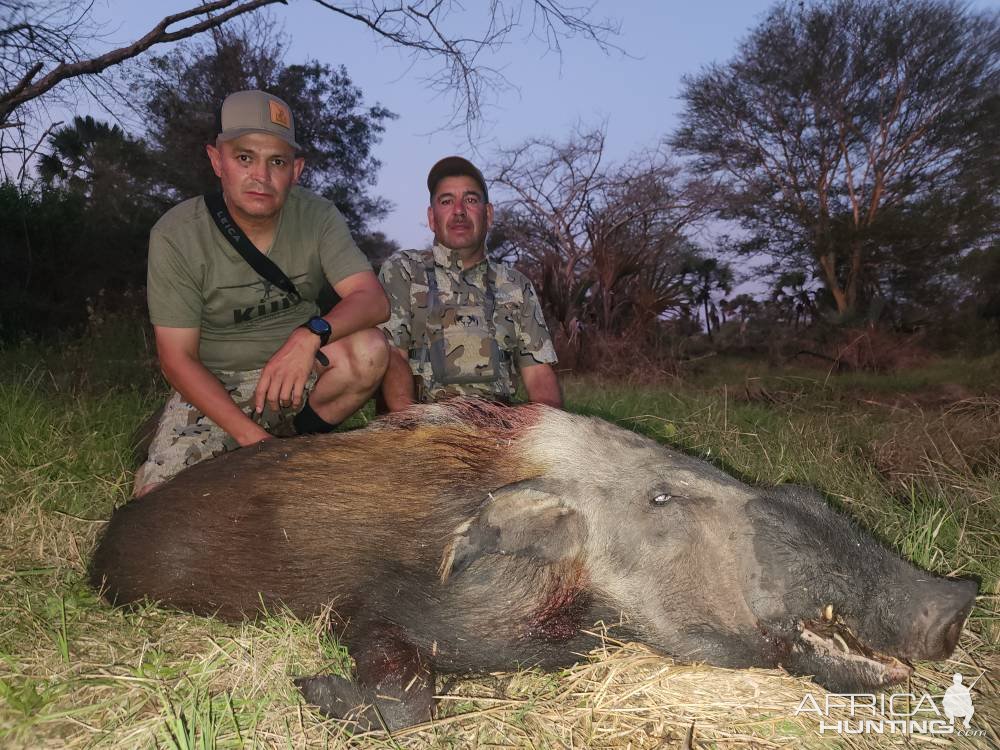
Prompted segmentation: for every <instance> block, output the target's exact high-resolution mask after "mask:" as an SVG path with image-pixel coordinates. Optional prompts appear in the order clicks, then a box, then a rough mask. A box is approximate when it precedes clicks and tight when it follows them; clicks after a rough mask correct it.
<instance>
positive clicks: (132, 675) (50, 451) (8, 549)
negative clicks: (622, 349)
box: [0, 321, 1000, 750]
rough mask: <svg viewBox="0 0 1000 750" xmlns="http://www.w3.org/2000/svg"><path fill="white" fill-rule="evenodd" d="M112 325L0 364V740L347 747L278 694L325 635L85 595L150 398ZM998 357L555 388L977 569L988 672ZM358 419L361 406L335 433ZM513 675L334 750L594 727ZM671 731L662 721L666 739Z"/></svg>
mask: <svg viewBox="0 0 1000 750" xmlns="http://www.w3.org/2000/svg"><path fill="white" fill-rule="evenodd" d="M119 323H120V325H118V326H117V328H116V327H115V326H111V327H110V328H109V329H108V330H106V331H104V332H102V333H99V334H98V335H94V336H90V337H87V338H84V339H78V340H76V341H73V342H68V343H66V344H65V345H41V344H31V343H28V344H24V345H20V346H17V347H9V348H7V349H4V350H2V351H0V597H2V605H0V746H3V747H114V748H126V747H128V748H131V747H163V748H177V749H178V750H181V749H183V750H188V749H193V748H199V749H203V748H217V747H218V748H228V747H244V746H253V747H305V746H310V747H345V746H348V744H349V740H348V738H347V735H345V734H344V732H343V730H342V729H341V728H340V727H339V726H337V725H336V724H334V723H331V722H321V721H319V720H318V719H317V717H315V715H313V714H311V713H309V712H308V711H305V710H304V709H303V708H302V706H301V704H300V702H299V699H298V696H297V693H296V692H295V689H294V687H293V686H292V684H291V680H290V677H291V676H294V675H301V674H314V673H317V672H321V671H326V672H330V671H334V672H341V673H343V672H345V671H346V670H347V669H348V668H349V657H348V656H347V654H346V653H345V652H344V651H343V649H341V648H340V647H339V646H337V644H336V643H334V642H333V641H331V640H330V639H328V638H326V637H325V636H324V632H325V628H324V623H323V622H321V621H319V620H316V621H312V622H300V621H298V620H295V619H293V618H290V617H286V616H284V615H283V614H282V613H280V612H278V613H273V614H272V615H271V616H269V617H268V618H265V619H264V620H262V621H260V622H256V623H248V624H245V625H243V626H240V627H232V626H228V625H225V624H222V623H219V622H216V621H213V620H209V619H204V618H198V617H193V616H188V615H181V614H176V613H172V612H166V611H162V610H158V609H156V608H154V607H146V608H139V609H136V610H131V611H118V610H111V609H109V608H108V607H106V605H104V604H103V603H102V602H101V601H100V600H99V599H98V598H97V596H96V595H95V593H94V592H93V591H91V589H90V588H89V586H88V585H87V583H86V565H87V560H88V558H89V555H90V552H91V550H92V548H93V544H94V542H95V539H96V536H97V534H98V532H99V530H100V528H101V526H102V523H103V521H105V520H106V519H107V518H108V516H109V515H110V514H111V512H112V510H113V508H114V507H116V506H117V505H120V504H121V503H123V502H125V501H126V500H127V498H128V496H129V494H130V491H131V484H130V483H131V471H132V465H131V456H130V452H131V448H130V445H129V440H130V437H131V433H132V431H133V429H134V428H135V426H136V425H138V424H139V423H140V422H141V421H142V419H143V418H144V417H145V416H146V415H147V414H148V413H149V412H151V411H152V410H153V409H154V408H155V407H156V406H158V405H159V403H160V401H161V400H162V399H163V397H164V395H165V393H166V389H165V387H164V385H163V383H162V381H161V380H160V378H159V376H158V374H157V373H156V371H155V368H154V367H153V366H152V362H153V359H152V354H151V352H150V350H149V346H148V340H147V339H145V338H144V337H143V336H142V335H141V332H140V333H137V332H136V331H134V330H133V328H136V330H139V329H138V328H137V327H133V326H130V325H129V324H128V322H127V321H125V322H119ZM998 365H1000V358H998V357H992V358H987V359H983V360H977V361H959V360H949V361H940V362H935V363H931V364H929V365H928V366H927V367H926V368H923V369H921V370H919V371H913V372H909V373H905V374H900V375H894V376H879V377H875V376H869V375H850V376H845V375H829V374H828V373H826V372H824V371H822V370H817V371H809V370H804V369H803V370H796V371H787V370H786V371H775V370H772V369H770V368H768V367H766V366H764V365H761V364H758V363H747V362H744V361H738V360H727V359H724V358H713V359H710V360H705V361H704V362H703V363H700V364H699V365H698V368H697V371H694V370H689V371H688V372H687V373H686V374H685V376H684V379H683V380H671V381H668V382H664V383H662V384H654V385H650V384H646V385H641V386H639V385H630V384H627V383H626V384H622V383H607V382H595V381H592V380H588V379H576V380H570V381H568V382H567V383H566V394H567V404H568V407H569V408H570V409H571V410H573V411H577V412H582V413H588V414H594V415H597V416H600V417H603V418H605V419H609V420H611V421H615V422H618V423H620V424H622V425H624V426H627V427H629V428H630V429H634V430H637V431H639V432H642V433H644V434H647V435H649V436H651V437H653V438H655V439H657V440H660V441H662V442H664V443H666V444H669V445H672V446H675V447H677V448H679V449H681V450H684V451H687V452H689V453H692V454H694V455H698V456H700V457H703V458H705V459H707V460H709V461H711V462H713V463H715V464H717V465H718V466H720V467H722V468H724V469H726V470H727V471H730V472H732V473H734V474H736V475H738V476H740V477H741V478H743V479H745V480H747V481H750V482H754V483H759V484H773V483H779V482H797V483H802V484H807V485H810V486H813V487H815V488H817V489H818V490H819V491H821V492H822V493H824V494H825V495H826V496H827V497H828V498H829V499H830V500H831V502H833V503H834V504H836V505H838V506H839V507H841V508H843V509H844V510H845V512H847V513H849V514H850V515H852V516H854V517H855V518H857V519H858V520H859V521H860V522H861V523H862V524H863V525H865V526H866V527H868V528H869V529H871V530H872V531H873V533H875V534H876V535H877V536H879V537H880V538H881V539H882V540H883V541H884V542H885V543H887V544H888V545H890V546H891V547H893V548H894V549H896V550H897V551H898V552H899V553H900V554H902V555H903V556H905V557H907V558H908V559H910V560H912V561H914V562H915V563H916V564H918V565H921V566H923V567H925V568H928V569H930V570H933V571H935V572H938V573H941V574H959V575H975V576H978V577H979V578H980V579H981V581H982V584H981V592H982V595H981V596H980V599H979V602H978V605H977V607H976V609H975V611H974V614H973V617H972V619H971V621H970V630H971V635H970V636H968V638H969V639H970V640H969V641H968V649H969V650H970V658H974V659H976V660H978V661H976V662H975V663H977V664H987V665H992V668H994V669H995V668H996V667H997V665H1000V614H998V613H1000V604H998V596H997V594H998V582H1000V534H998V531H997V527H998V525H1000V524H998V522H1000V452H997V451H993V445H994V443H993V442H991V440H995V439H996V438H997V435H1000V432H998V431H997V430H996V429H995V427H996V425H995V423H994V422H995V415H996V414H997V413H998V412H1000V409H998V408H995V407H996V397H997V393H996V390H995V389H996V386H995V385H994V383H995V372H996V369H997V366H998ZM955 386H960V387H961V388H962V389H965V390H966V391H968V392H970V393H971V394H972V395H973V396H976V397H978V398H980V400H981V403H978V404H977V405H974V408H970V409H967V410H966V411H965V412H961V413H959V412H949V411H948V407H947V406H946V405H938V404H936V402H934V403H932V402H933V399H931V400H930V401H929V400H928V398H927V395H928V394H929V393H933V394H937V393H939V392H943V391H947V390H948V389H952V390H954V387H955ZM908 404H909V406H908ZM914 404H915V406H914ZM928 404H931V405H928ZM970 415H971V416H970ZM370 418H371V411H370V407H369V410H368V411H366V412H365V413H364V414H362V415H359V416H358V417H356V418H355V419H354V420H352V422H351V424H350V425H349V426H350V427H354V426H361V425H363V424H364V423H365V422H366V421H368V420H369V419H370ZM991 420H994V421H991ZM945 448H947V450H945ZM991 451H993V452H992V453H991ZM928 455H930V460H928V458H927V456H928ZM991 455H992V456H993V458H992V459H991V458H990V456H991ZM964 642H965V641H963V643H964ZM517 679H518V681H519V682H518V683H517V686H516V687H514V688H510V687H509V686H508V687H507V688H505V692H506V694H507V695H512V694H513V695H515V696H516V697H517V702H516V704H515V705H514V706H513V707H512V708H511V709H510V710H509V711H507V712H506V713H491V712H490V711H492V709H490V706H493V705H494V703H490V702H487V703H485V704H483V703H482V701H483V700H485V699H486V698H488V697H489V695H490V694H491V693H490V690H489V689H484V690H481V691H478V692H477V691H473V692H474V693H476V694H475V695H472V696H470V697H469V699H468V701H466V700H464V699H463V698H461V691H460V695H459V696H456V697H455V698H453V699H451V700H450V701H449V708H448V710H446V711H445V712H443V713H444V714H445V715H447V716H449V717H453V715H454V714H455V713H456V712H457V709H459V708H461V709H463V710H464V709H467V708H469V707H472V706H480V708H481V707H482V706H483V705H485V706H486V707H487V712H486V713H485V714H484V715H483V718H482V719H480V720H476V721H475V722H469V721H467V722H466V723H465V724H462V723H461V721H460V717H458V718H457V719H456V722H455V723H454V724H444V725H442V726H441V727H439V728H436V729H434V730H433V731H432V732H425V733H422V734H420V735H419V736H417V735H415V736H413V737H411V738H409V739H407V738H402V739H399V740H398V743H399V744H398V745H397V744H396V742H395V741H390V740H387V739H385V738H375V737H371V738H365V739H363V740H359V741H358V742H357V743H356V744H355V745H352V746H365V747H394V746H407V747H409V746H434V747H464V746H468V740H469V734H468V733H469V732H470V731H474V732H475V733H476V734H475V736H476V737H477V738H478V737H479V733H483V735H482V736H483V743H484V745H485V744H488V743H489V741H490V740H489V736H487V730H489V731H497V732H501V734H502V732H509V733H510V734H509V738H511V739H510V742H511V743H513V744H518V743H521V742H524V741H525V740H523V738H524V737H532V736H533V734H532V733H534V736H535V737H536V746H552V747H560V746H565V741H564V739H563V740H560V739H557V734H556V731H557V730H556V729H554V728H553V727H556V728H558V727H560V726H561V725H560V723H559V722H560V721H565V722H569V724H567V725H566V726H569V727H571V728H572V726H574V725H573V724H572V722H574V721H575V722H577V724H576V725H575V726H577V730H574V731H583V730H582V729H580V727H584V726H586V727H588V729H587V731H594V732H597V730H596V729H593V730H591V729H590V728H589V727H591V726H592V725H593V726H598V720H597V719H596V718H595V719H593V723H591V719H589V718H588V719H586V720H584V719H582V718H580V716H581V714H579V713H574V712H578V711H580V710H583V711H587V710H589V709H588V706H589V705H590V701H591V700H592V698H588V697H586V696H580V695H576V696H571V702H570V703H569V704H567V706H568V708H567V709H566V711H567V717H566V718H565V719H564V720H563V719H560V718H559V717H555V718H550V717H547V716H546V717H544V720H543V718H540V716H539V715H538V711H539V710H540V709H539V708H538V707H539V706H543V705H550V704H551V703H552V702H553V701H555V700H557V699H558V700H563V699H564V698H563V690H564V688H563V687H562V686H563V685H565V684H566V683H567V682H571V681H572V680H573V679H574V677H573V675H572V674H569V673H567V674H560V675H547V674H535V673H525V674H524V675H519V676H518V678H517ZM608 679H609V680H610V677H609V678H608ZM588 695H589V694H588ZM477 701H478V702H477ZM977 707H979V706H978V705H977ZM570 714H572V716H576V717H577V718H576V719H573V718H571V717H570ZM668 716H669V714H668ZM678 716H680V715H678ZM652 718H655V717H652ZM652 718H651V721H652ZM449 720H450V719H449ZM686 722H687V719H683V717H682V718H679V719H677V721H676V726H675V725H674V724H671V725H670V727H669V728H670V731H671V732H673V734H670V736H671V737H676V736H678V735H677V732H678V731H680V729H682V728H683V726H685V723H686ZM737 725H738V726H739V727H742V729H740V731H745V732H746V733H756V734H757V735H758V736H760V737H766V738H770V740H769V741H772V740H773V741H781V742H782V743H783V744H782V745H781V746H784V747H798V746H799V745H798V744H797V743H798V742H799V739H798V736H799V735H800V734H801V733H802V731H803V729H802V725H801V724H800V723H798V722H795V721H790V720H787V719H786V717H785V716H783V715H782V716H779V715H778V714H777V713H775V711H774V710H770V711H763V713H762V714H761V716H760V717H757V718H755V717H754V715H753V714H749V715H746V714H744V715H742V716H741V717H739V721H737V717H735V716H734V717H733V726H737ZM473 726H474V727H476V728H475V729H474V730H473V729H470V727H473ZM699 726H700V727H701V726H702V725H699ZM550 731H551V732H553V734H552V736H548V735H547V734H545V733H546V732H550ZM559 731H571V729H565V727H564V729H563V730H559ZM657 731H659V730H657ZM664 731H666V730H664ZM706 732H707V734H706ZM490 736H493V735H490ZM504 736H507V735H504ZM588 736H589V735H588ZM600 736H601V735H599V733H598V734H594V735H593V737H594V738H599V737H600ZM664 736H666V735H664ZM696 736H698V737H699V738H703V739H702V742H703V744H704V746H711V743H712V737H711V732H710V731H708V730H705V731H702V729H701V728H699V732H698V734H697V735H696ZM650 737H652V735H650ZM774 738H778V739H777V740H775V739H774ZM647 739H648V738H647ZM594 741H596V739H595V740H594ZM636 742H637V744H636V745H635V746H652V744H651V743H652V740H649V742H650V744H649V745H643V744H641V738H638V739H637V740H636ZM524 746H528V745H524ZM719 746H720V747H726V746H731V743H730V744H727V742H720V743H719ZM845 746H846V747H853V745H845ZM968 746H969V747H973V745H968ZM984 747H985V745H984Z"/></svg>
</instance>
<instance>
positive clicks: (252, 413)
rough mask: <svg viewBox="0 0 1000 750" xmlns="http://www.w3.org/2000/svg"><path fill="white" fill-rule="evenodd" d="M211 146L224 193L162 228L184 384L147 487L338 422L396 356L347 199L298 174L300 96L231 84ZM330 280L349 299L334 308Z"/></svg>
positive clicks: (163, 290)
mask: <svg viewBox="0 0 1000 750" xmlns="http://www.w3.org/2000/svg"><path fill="white" fill-rule="evenodd" d="M206 148H207V151H208V158H209V159H210V160H211V163H212V168H213V169H214V170H215V174H216V175H218V177H219V181H220V183H221V187H222V192H221V196H218V195H208V196H201V197H198V198H192V199H190V200H187V201H184V202H183V203H181V204H179V205H177V206H175V207H174V208H172V209H171V210H170V211H168V212H167V213H166V214H165V215H164V216H163V217H162V218H161V219H160V220H159V221H158V222H157V223H156V225H155V226H154V227H153V229H152V231H151V233H150V239H149V268H148V275H147V290H148V291H147V294H148V302H149V313H150V319H151V321H152V323H153V330H154V332H155V336H156V347H157V352H158V354H159V359H160V368H161V369H162V371H163V374H164V376H165V377H166V379H167V381H168V382H169V383H170V384H171V385H172V386H173V387H174V389H175V392H174V393H173V394H172V396H171V398H170V400H169V401H168V402H167V405H166V407H165V409H164V412H163V416H162V417H161V418H160V421H159V424H158V426H157V429H156V434H155V437H154V438H153V441H152V443H151V445H150V449H149V457H148V459H147V460H146V462H145V463H144V464H143V465H142V466H141V467H140V468H139V470H138V472H137V474H136V481H135V494H136V495H141V494H144V493H145V492H147V491H148V490H149V489H151V488H152V487H154V486H155V485H157V484H159V483H160V482H163V481H165V480H167V479H169V478H170V477H171V476H173V475H174V474H176V473H177V472H178V471H180V470H181V469H183V468H184V467H185V466H189V465H191V464H194V463H197V462H198V461H201V460H204V459H206V458H211V457H212V456H215V455H218V454H219V453H222V452H225V451H227V450H233V449H235V448H237V447H241V446H248V445H253V444H255V443H258V442H260V441H261V440H266V439H268V438H269V437H271V436H272V435H273V434H294V433H314V432H328V431H330V430H332V429H333V428H334V427H335V426H336V425H337V424H338V423H339V422H341V421H342V420H344V419H346V418H347V417H349V416H350V415H351V414H352V413H353V412H355V411H356V410H357V409H358V408H359V407H360V406H362V405H363V404H364V402H365V401H366V400H367V399H368V398H369V397H370V396H371V395H372V393H374V391H375V389H376V388H377V387H378V384H379V382H380V381H381V379H382V375H383V373H384V372H385V368H386V364H387V361H388V350H387V347H386V345H385V340H384V337H383V335H382V334H381V332H380V331H379V330H378V329H377V328H376V327H375V326H377V325H378V324H379V323H381V322H383V321H384V320H385V319H386V317H387V316H388V312H389V308H388V302H387V300H386V297H385V294H384V293H383V291H382V288H381V286H380V285H379V282H378V279H377V278H376V277H375V274H374V273H373V272H372V269H371V266H370V264H369V263H368V261H367V259H366V258H365V256H364V255H363V254H362V253H361V251H360V250H359V249H358V247H357V245H355V243H354V241H353V240H352V239H351V236H350V233H349V231H348V228H347V225H346V223H345V222H344V219H343V217H342V216H341V214H340V212H339V211H337V209H336V207H335V206H334V205H333V204H332V203H331V202H330V201H327V200H325V199H323V198H321V197H319V196H317V195H315V194H313V193H311V192H309V191H307V190H305V189H304V188H301V187H299V186H297V185H296V182H297V181H298V178H299V175H300V174H301V172H302V168H303V166H304V161H303V159H302V158H301V157H299V156H296V152H297V151H298V149H299V146H298V144H297V143H296V142H295V125H294V121H293V118H292V112H291V110H290V109H289V108H288V105H287V104H285V102H283V101H282V100H281V99H279V98H277V97H275V96H272V95H270V94H267V93H265V92H263V91H240V92H237V93H235V94H232V95H230V96H229V97H227V98H226V100H225V102H224V103H223V105H222V112H221V125H220V129H219V134H218V136H217V138H216V142H215V144H214V145H213V144H209V145H208V146H206ZM210 207H211V210H210ZM223 230H225V231H223ZM241 235H242V237H241ZM241 240H247V241H249V244H247V243H246V242H242V244H241ZM238 248H242V249H241V250H240V249H238ZM241 253H242V254H241ZM261 256H266V259H262V258H261ZM268 261H270V262H272V263H273V265H274V266H276V268H270V267H269V264H268ZM251 263H254V264H255V265H253V266H252V265H251ZM262 267H264V268H265V271H267V273H265V271H262V270H260V269H261V268H262ZM255 269H256V270H255ZM325 282H329V283H330V284H331V285H332V286H333V288H334V290H335V291H336V292H337V294H338V295H339V296H340V297H341V301H340V302H339V303H338V304H337V305H336V306H335V307H334V308H333V309H332V310H331V311H330V312H328V313H327V314H326V315H322V316H321V315H320V310H319V307H318V305H317V303H316V299H317V296H318V294H319V292H320V290H321V289H322V287H323V285H324V283H325Z"/></svg>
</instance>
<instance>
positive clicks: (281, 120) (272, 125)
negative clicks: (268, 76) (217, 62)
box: [219, 91, 300, 151]
mask: <svg viewBox="0 0 1000 750" xmlns="http://www.w3.org/2000/svg"><path fill="white" fill-rule="evenodd" d="M220 121H221V124H220V126H219V127H220V130H219V140H220V141H231V140H233V139H234V138H239V137H240V136H241V135H246V134H247V133H267V134H268V135H273V136H277V137H278V138H280V139H281V140H283V141H284V142H285V143H287V144H288V145H289V146H291V147H292V148H294V149H295V150H296V151H298V150H300V149H299V144H298V143H296V142H295V120H294V119H293V117H292V110H291V108H290V107H289V106H288V105H287V104H285V103H284V102H283V101H281V99H279V98H278V97H276V96H274V95H273V94H268V93H267V92H265V91H237V92H236V93H235V94H230V95H229V96H227V97H226V100H225V101H224V102H223V103H222V112H221V115H220Z"/></svg>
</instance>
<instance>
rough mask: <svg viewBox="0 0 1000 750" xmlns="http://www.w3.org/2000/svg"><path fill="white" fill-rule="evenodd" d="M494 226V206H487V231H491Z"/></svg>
mask: <svg viewBox="0 0 1000 750" xmlns="http://www.w3.org/2000/svg"><path fill="white" fill-rule="evenodd" d="M492 226H493V204H492V203H487V204H486V229H487V231H488V230H489V228H490V227H492Z"/></svg>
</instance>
